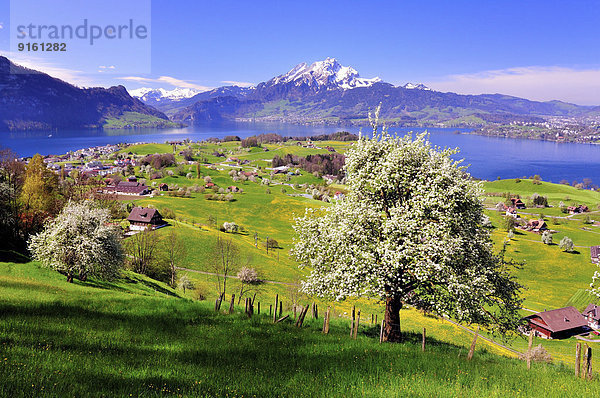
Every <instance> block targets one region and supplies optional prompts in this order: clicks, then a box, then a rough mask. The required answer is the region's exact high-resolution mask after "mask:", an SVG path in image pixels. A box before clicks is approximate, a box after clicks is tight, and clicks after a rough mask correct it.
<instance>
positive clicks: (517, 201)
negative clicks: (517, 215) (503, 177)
mask: <svg viewBox="0 0 600 398" xmlns="http://www.w3.org/2000/svg"><path fill="white" fill-rule="evenodd" d="M510 201H511V202H512V206H513V207H514V208H516V209H526V208H527V207H526V206H525V203H523V201H522V200H521V199H519V198H510Z"/></svg>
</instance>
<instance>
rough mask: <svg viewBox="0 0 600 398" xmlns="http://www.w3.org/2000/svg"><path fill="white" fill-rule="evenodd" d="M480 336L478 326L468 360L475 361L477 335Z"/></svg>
mask: <svg viewBox="0 0 600 398" xmlns="http://www.w3.org/2000/svg"><path fill="white" fill-rule="evenodd" d="M478 334H479V326H477V331H476V332H475V336H473V342H472V343H471V349H470V350H469V355H467V360H469V361H470V360H471V359H473V354H475V344H476V343H477V335H478Z"/></svg>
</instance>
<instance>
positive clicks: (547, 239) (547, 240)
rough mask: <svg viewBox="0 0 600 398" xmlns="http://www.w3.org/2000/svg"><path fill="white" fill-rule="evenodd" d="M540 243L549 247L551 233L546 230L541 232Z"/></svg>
mask: <svg viewBox="0 0 600 398" xmlns="http://www.w3.org/2000/svg"><path fill="white" fill-rule="evenodd" d="M542 242H543V243H544V244H545V245H551V244H552V232H550V231H548V230H546V231H544V232H542Z"/></svg>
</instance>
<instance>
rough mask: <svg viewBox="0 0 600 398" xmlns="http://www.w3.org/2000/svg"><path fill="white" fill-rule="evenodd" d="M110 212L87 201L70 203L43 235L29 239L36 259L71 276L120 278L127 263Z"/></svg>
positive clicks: (46, 228)
mask: <svg viewBox="0 0 600 398" xmlns="http://www.w3.org/2000/svg"><path fill="white" fill-rule="evenodd" d="M109 222H110V212H109V210H107V209H101V208H98V207H96V206H94V204H93V203H91V202H89V201H87V202H83V203H73V202H69V203H68V204H67V205H66V206H65V208H64V209H63V210H62V211H61V212H60V213H59V214H58V216H56V218H55V219H54V220H50V221H48V222H47V223H46V226H45V228H44V230H43V231H42V232H40V233H39V234H37V235H34V236H32V237H31V239H30V240H29V250H30V252H31V253H32V254H33V257H34V258H35V259H36V260H38V261H40V262H41V263H42V264H43V265H44V266H46V267H48V268H52V269H55V270H57V271H59V272H62V273H64V274H66V275H67V280H68V281H69V282H73V277H74V276H75V275H77V276H78V277H79V279H81V280H86V279H87V277H88V275H96V276H98V277H101V278H111V277H115V276H117V274H118V272H119V270H120V268H121V266H122V264H123V259H124V255H123V250H122V248H121V237H120V234H119V231H118V228H115V227H114V226H111V225H110V224H109Z"/></svg>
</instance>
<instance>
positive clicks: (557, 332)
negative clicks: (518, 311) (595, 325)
mask: <svg viewBox="0 0 600 398" xmlns="http://www.w3.org/2000/svg"><path fill="white" fill-rule="evenodd" d="M523 319H525V320H526V321H527V323H528V326H529V328H531V329H533V331H534V333H535V335H536V336H539V337H542V338H545V339H566V338H569V337H572V336H575V335H578V334H583V333H587V332H589V331H590V327H589V326H588V322H587V320H586V318H584V317H583V315H581V313H580V312H579V311H577V309H576V308H575V307H564V308H559V309H556V310H550V311H544V312H538V313H537V314H533V315H529V316H527V317H525V318H523Z"/></svg>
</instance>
